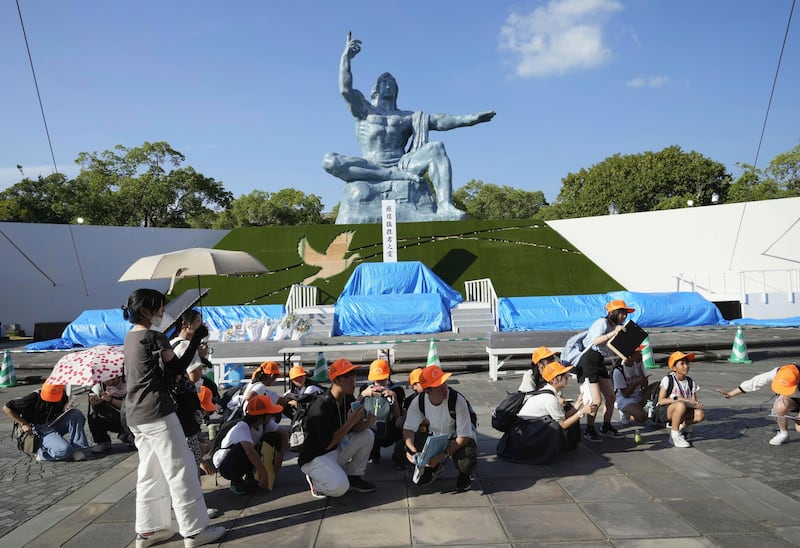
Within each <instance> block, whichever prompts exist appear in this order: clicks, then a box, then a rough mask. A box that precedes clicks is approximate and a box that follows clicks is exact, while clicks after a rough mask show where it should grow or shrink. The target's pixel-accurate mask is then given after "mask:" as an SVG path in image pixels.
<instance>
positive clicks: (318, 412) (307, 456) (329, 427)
mask: <svg viewBox="0 0 800 548" xmlns="http://www.w3.org/2000/svg"><path fill="white" fill-rule="evenodd" d="M354 401H356V398H355V397H354V396H353V395H352V394H348V395H346V396H345V397H344V400H343V401H342V404H341V405H338V404H337V403H336V399H334V397H333V396H332V395H331V393H330V391H329V392H325V393H324V394H322V395H321V396H319V397H318V398H316V399H315V400H314V402H313V403H312V404H311V408H310V409H309V410H308V419H307V422H306V425H307V429H306V439H305V441H304V442H303V447H302V448H301V449H300V455H299V456H298V457H297V464H298V466H303V465H304V464H306V463H308V462H311V461H312V460H314V459H315V458H317V457H318V456H320V455H324V454H325V453H327V452H329V451H333V449H335V447H333V448H331V449H328V444H330V442H331V439H333V434H334V433H335V432H336V431H337V430H339V428H341V427H342V425H343V424H344V422H345V421H346V420H347V414H348V412H349V411H350V404H352V403H353V402H354Z"/></svg>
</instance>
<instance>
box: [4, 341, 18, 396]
mask: <svg viewBox="0 0 800 548" xmlns="http://www.w3.org/2000/svg"><path fill="white" fill-rule="evenodd" d="M14 386H17V374H16V373H14V362H13V361H11V352H10V351H9V350H8V349H6V351H5V354H3V365H2V368H0V388H13V387H14Z"/></svg>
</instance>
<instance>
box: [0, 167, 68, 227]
mask: <svg viewBox="0 0 800 548" xmlns="http://www.w3.org/2000/svg"><path fill="white" fill-rule="evenodd" d="M77 203H78V198H77V196H76V187H75V184H74V182H73V181H70V180H68V179H67V178H66V176H65V175H64V174H63V173H54V174H52V175H48V176H47V177H41V176H39V178H38V179H28V178H25V179H22V180H21V181H20V182H18V183H16V184H14V185H12V186H10V187H8V188H7V189H5V190H3V191H2V192H0V219H2V220H4V221H11V222H18V223H70V222H73V221H74V220H75V218H77V217H79V216H80V213H79V212H78V210H79V208H77V207H76V206H77Z"/></svg>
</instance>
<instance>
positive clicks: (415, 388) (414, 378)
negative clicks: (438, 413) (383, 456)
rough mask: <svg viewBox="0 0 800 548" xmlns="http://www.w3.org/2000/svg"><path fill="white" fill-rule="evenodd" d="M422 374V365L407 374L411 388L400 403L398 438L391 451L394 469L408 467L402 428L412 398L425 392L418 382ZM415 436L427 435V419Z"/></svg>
mask: <svg viewBox="0 0 800 548" xmlns="http://www.w3.org/2000/svg"><path fill="white" fill-rule="evenodd" d="M421 374H422V367H417V368H415V369H412V370H411V371H410V372H409V374H408V387H409V388H411V394H409V395H408V396H407V397H406V398H405V399H403V405H402V411H401V412H402V415H401V416H400V418H399V419H398V420H397V426H398V428H399V429H400V431H401V432H400V439H398V440H397V441H396V442H395V444H394V451H392V462H393V467H394V469H395V470H405V469H406V468H408V460H407V459H406V442H405V440H404V439H403V435H402V430H403V428H404V425H405V422H406V415H407V414H408V408H409V406H410V405H411V402H412V401H414V398H416V397H417V395H418V394H422V393H423V392H425V389H424V388H422V384H420V382H419V377H420V375H421ZM415 435H417V436H427V435H428V421H427V420H424V421H422V423H421V424H420V425H419V428H417V433H416V434H415Z"/></svg>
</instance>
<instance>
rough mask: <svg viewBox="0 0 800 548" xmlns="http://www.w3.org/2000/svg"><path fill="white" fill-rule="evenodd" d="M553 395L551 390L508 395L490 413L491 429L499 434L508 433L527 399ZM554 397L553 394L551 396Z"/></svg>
mask: <svg viewBox="0 0 800 548" xmlns="http://www.w3.org/2000/svg"><path fill="white" fill-rule="evenodd" d="M545 392H546V393H548V394H553V391H552V390H532V391H530V392H520V391H519V390H518V391H516V392H511V393H509V394H508V395H507V396H506V397H505V398H503V401H501V402H500V403H499V404H498V405H497V407H495V409H494V411H493V412H492V428H494V429H495V430H499V431H500V432H508V431H509V430H511V429H512V428H514V425H515V424H516V423H517V420H518V419H519V417H517V413H519V411H520V409H522V406H523V405H525V402H526V401H528V398H529V397H531V396H534V395H536V394H542V393H545ZM553 395H554V396H555V394H553Z"/></svg>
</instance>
